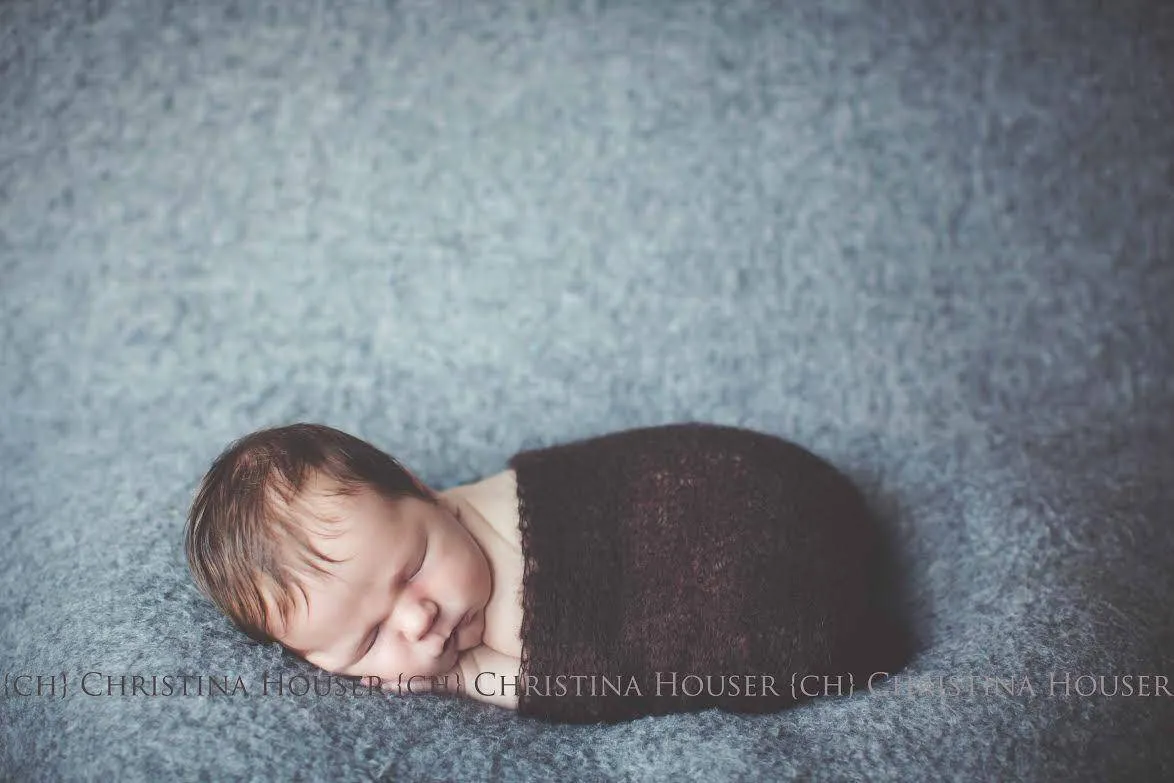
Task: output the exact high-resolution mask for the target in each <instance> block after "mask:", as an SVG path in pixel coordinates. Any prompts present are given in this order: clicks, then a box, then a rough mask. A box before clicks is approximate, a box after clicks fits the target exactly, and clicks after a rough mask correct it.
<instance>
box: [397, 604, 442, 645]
mask: <svg viewBox="0 0 1174 783" xmlns="http://www.w3.org/2000/svg"><path fill="white" fill-rule="evenodd" d="M439 613H440V607H439V606H437V605H436V603H435V602H434V601H430V600H428V599H424V600H422V601H417V602H416V603H415V605H413V606H412V607H410V611H408V612H407V613H406V614H407V616H406V617H405V618H404V629H403V630H404V635H405V636H407V637H408V639H410V640H411V641H419V640H420V639H423V638H424V637H425V636H426V635H427V634H428V631H430V630H432V626H433V625H434V624H435V623H436V616H437V614H439Z"/></svg>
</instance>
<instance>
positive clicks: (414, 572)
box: [408, 545, 428, 582]
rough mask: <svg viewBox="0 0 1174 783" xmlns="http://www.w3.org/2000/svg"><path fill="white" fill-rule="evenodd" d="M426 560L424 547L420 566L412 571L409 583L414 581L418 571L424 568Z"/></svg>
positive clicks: (425, 548)
mask: <svg viewBox="0 0 1174 783" xmlns="http://www.w3.org/2000/svg"><path fill="white" fill-rule="evenodd" d="M427 559H428V546H427V545H425V546H424V554H423V555H421V556H420V564H419V565H417V566H416V570H415V571H413V572H412V575H411V576H409V577H408V581H409V582H410V581H412V580H413V579H415V578H416V575H417V574H419V573H420V571H421V570H422V569H423V568H424V561H425V560H427Z"/></svg>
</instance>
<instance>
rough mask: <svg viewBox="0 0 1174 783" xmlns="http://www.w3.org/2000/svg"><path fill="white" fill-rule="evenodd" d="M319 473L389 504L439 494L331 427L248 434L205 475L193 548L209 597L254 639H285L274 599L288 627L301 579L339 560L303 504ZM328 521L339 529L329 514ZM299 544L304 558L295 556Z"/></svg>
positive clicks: (340, 489) (195, 506) (341, 491)
mask: <svg viewBox="0 0 1174 783" xmlns="http://www.w3.org/2000/svg"><path fill="white" fill-rule="evenodd" d="M316 476H318V477H321V478H323V479H325V480H326V484H327V486H329V487H332V489H329V490H326V491H325V493H324V494H326V495H331V496H333V495H354V494H355V493H357V492H358V491H360V490H361V489H363V488H364V487H366V488H370V489H372V490H374V491H376V492H378V493H380V494H381V495H382V496H383V497H385V498H386V499H388V500H392V501H394V500H397V499H399V498H403V497H414V498H418V499H420V500H424V501H427V502H430V503H435V502H437V498H436V496H435V495H434V494H433V493H432V492H431V490H429V489H428V488H427V487H426V486H424V485H423V484H421V483H420V482H418V481H417V480H416V478H415V477H414V476H413V475H412V474H411V473H410V472H409V471H408V470H406V469H405V468H404V467H403V465H401V464H400V463H399V462H398V461H396V460H395V458H393V457H392V456H390V455H389V454H387V453H386V452H384V451H381V450H380V449H378V448H376V447H375V446H372V445H371V444H370V443H368V442H366V441H364V440H360V439H359V438H356V437H354V436H353V435H348V434H347V433H345V432H342V431H340V430H337V429H334V428H333V427H327V426H325V425H322V424H309V423H297V424H289V425H285V426H280V427H270V428H268V429H263V430H258V431H257V432H254V433H251V434H249V435H246V436H244V437H242V438H240V439H238V440H236V441H234V442H233V443H231V444H230V445H229V446H228V448H226V449H225V450H224V451H223V452H222V453H221V454H220V456H218V457H217V458H216V460H215V461H214V462H213V463H212V467H211V468H209V470H208V472H207V473H206V474H205V475H204V478H203V480H202V481H201V483H200V487H199V489H198V490H197V491H196V495H195V499H194V500H193V501H192V506H191V510H190V512H189V513H188V519H187V526H186V529H185V532H184V552H185V554H186V555H187V561H188V568H189V569H190V570H191V573H192V577H193V579H194V580H195V582H196V586H197V587H198V588H199V590H200V592H202V593H203V594H204V595H206V596H207V597H208V598H210V599H211V600H212V602H213V603H214V604H215V605H216V606H217V607H218V608H219V609H220V610H221V611H222V612H224V613H225V614H226V615H227V616H228V618H229V619H230V620H231V621H232V622H233V623H234V624H235V625H236V626H237V627H238V628H239V629H240V630H241V631H243V632H244V633H245V634H247V635H248V636H249V637H251V638H252V639H254V640H256V641H259V642H262V643H269V642H275V641H278V640H277V639H276V638H275V637H274V636H273V634H272V632H271V628H272V620H273V618H272V617H271V616H270V614H269V608H268V604H267V602H266V599H265V596H266V594H267V593H268V594H269V595H270V596H271V597H272V600H274V601H275V603H276V604H277V611H278V613H279V615H280V617H281V620H282V623H283V624H286V623H288V621H289V617H290V613H291V611H292V610H293V607H294V601H293V591H294V589H298V590H301V591H302V594H303V595H305V588H304V587H303V586H302V584H301V583H300V582H299V581H297V580H296V579H295V578H294V577H293V573H292V571H294V570H296V566H297V565H298V564H299V563H300V564H301V565H303V566H307V567H309V568H310V569H312V570H314V571H317V572H319V573H325V572H326V569H325V568H324V567H323V566H322V565H321V564H322V563H324V562H331V563H334V562H338V561H337V560H334V559H333V558H331V557H330V556H328V555H326V554H325V553H324V552H322V551H321V550H319V549H318V548H316V547H315V546H314V544H313V542H312V540H311V539H310V537H309V536H308V535H307V533H306V530H305V529H304V527H303V525H302V523H301V522H300V521H299V516H298V514H296V513H295V511H294V505H295V504H296V503H298V502H299V498H300V493H301V492H302V491H303V489H305V488H306V486H307V485H308V484H309V482H310V481H311V479H313V478H315V477H316ZM318 518H319V519H320V520H321V521H323V522H327V523H335V524H337V523H338V520H336V519H331V518H330V517H329V516H324V515H319V517H318ZM288 544H293V546H294V548H295V551H296V552H297V555H296V556H295V558H294V561H293V562H291V561H290V557H289V555H288V554H287V550H285V546H286V545H288Z"/></svg>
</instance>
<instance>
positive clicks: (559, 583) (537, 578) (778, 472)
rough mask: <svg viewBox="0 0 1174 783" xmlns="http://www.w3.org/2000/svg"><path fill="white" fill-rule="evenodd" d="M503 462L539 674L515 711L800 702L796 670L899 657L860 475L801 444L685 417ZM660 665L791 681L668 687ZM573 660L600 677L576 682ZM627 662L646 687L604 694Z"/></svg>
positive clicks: (625, 676) (841, 668)
mask: <svg viewBox="0 0 1174 783" xmlns="http://www.w3.org/2000/svg"><path fill="white" fill-rule="evenodd" d="M509 465H510V467H512V468H513V469H514V470H515V471H516V472H517V479H518V507H519V509H518V510H519V515H520V524H521V541H522V552H523V556H524V558H525V571H524V576H523V596H522V598H523V619H522V627H521V636H522V668H521V671H522V675H523V677H534V678H537V679H536V680H532V681H530V682H534V683H537V686H538V687H537V688H536V689H535V690H533V691H529V690H525V689H519V704H518V711H519V713H521V714H523V715H531V716H536V717H540V718H543V719H546V720H552V721H560V722H570V723H588V722H599V721H603V722H615V721H622V720H628V719H632V718H636V717H641V716H647V715H660V714H666V713H672V712H686V711H694V710H700V709H706V708H709V707H719V708H722V709H726V710H731V711H738V712H766V711H774V710H778V709H780V708H782V707H785V706H788V705H790V704H793V703H794V701H795V699H793V697H792V691H791V684H792V674H793V673H797V674H799V675H807V674H817V675H838V674H845V675H846V674H850V673H851V674H854V675H856V676H857V677H858V678H859V677H861V676H863V677H864V678H866V677H867V673H866V672H867V671H870V670H872V667H873V666H874V665H875V666H889V665H893V663H894V661H893V658H892V651H891V650H890V648H889V646H888V645H887V644H883V643H881V641H880V640H878V638H877V634H878V630H877V629H878V626H876V625H875V624H874V623H873V621H874V619H875V618H874V617H873V607H872V605H871V603H870V599H871V597H872V596H870V593H871V592H872V589H873V588H872V585H871V584H870V583H869V581H868V580H869V576H870V574H872V573H873V566H874V565H875V564H874V562H873V560H874V555H875V554H876V542H877V538H876V529H875V526H874V525H873V524H872V522H871V521H870V519H869V514H868V512H867V509H866V507H865V504H864V502H863V500H862V498H861V496H860V494H859V493H858V492H857V491H856V489H855V488H854V487H853V486H852V485H851V483H850V482H849V481H848V480H847V479H846V478H845V477H844V476H843V475H842V474H841V473H839V472H838V471H836V470H835V469H834V468H832V467H831V466H830V465H828V464H827V463H826V462H824V461H823V460H821V459H820V458H818V457H816V456H815V455H813V454H811V453H810V452H808V451H806V450H804V449H803V448H801V447H799V446H797V445H795V444H793V443H789V442H787V441H785V440H782V439H780V438H777V437H774V436H772V435H767V434H763V433H759V432H754V431H751V430H746V429H741V428H736V427H727V426H720V425H712V424H701V423H684V424H670V425H662V426H657V427H645V428H640V429H634V430H627V431H623V432H617V433H612V434H608V435H603V436H600V437H595V438H589V439H584V440H580V441H577V442H571V443H566V444H562V445H556V446H550V447H546V448H538V449H532V450H528V451H521V452H519V453H517V454H515V455H514V456H513V457H511V458H510V460H509ZM870 648H871V649H870ZM657 672H660V673H661V675H662V677H661V682H662V683H665V682H667V680H666V679H665V678H667V677H668V676H669V673H673V672H675V673H676V674H677V678H678V682H682V681H683V678H684V677H685V676H686V675H690V674H696V675H702V676H703V675H706V674H709V675H711V676H715V677H727V676H729V675H735V676H741V675H763V674H769V675H772V676H773V677H774V678H775V680H774V681H775V683H776V685H775V690H777V691H778V693H779V694H780V695H779V696H778V697H774V696H770V695H767V696H762V695H754V696H737V697H732V696H729V695H722V696H710V695H708V693H707V692H705V691H703V692H702V693H701V694H700V695H698V696H687V695H685V694H684V693H683V692H682V691H683V689H681V688H679V689H678V693H677V695H675V696H674V695H672V694H671V693H670V692H669V690H670V689H669V688H668V687H667V685H665V686H663V687H661V693H660V695H657V693H656V685H657V680H656V673H657ZM559 675H561V676H562V677H563V687H564V690H565V693H564V695H556V694H557V693H558V692H559V691H558V688H557V683H558V680H557V678H558V676H559ZM571 675H583V676H584V677H585V678H586V677H593V678H594V680H587V679H583V680H580V681H579V691H580V695H576V693H575V687H576V684H575V682H574V681H573V680H571V679H570V676H571ZM632 677H634V678H636V682H637V684H638V689H639V691H640V694H639V695H636V693H635V692H634V691H633V689H632V688H630V687H627V688H625V690H626V691H627V693H626V694H624V695H616V694H614V693H611V692H608V693H602V691H604V690H606V689H605V688H603V687H602V680H603V678H607V679H608V680H609V681H610V682H612V683H617V682H619V683H621V684H627V683H630V682H631V680H630V678H632ZM592 681H593V682H594V683H595V684H596V692H597V695H594V696H593V695H590V691H589V690H588V689H587V683H588V682H592ZM760 681H761V680H760ZM525 682H527V680H525V679H524V680H523V683H525ZM809 682H810V681H809ZM844 683H845V693H847V681H846V679H845V681H844ZM693 684H695V682H694V683H693ZM857 685H858V686H860V687H861V688H862V689H863V687H864V685H865V683H864V682H863V681H862V680H860V679H858V680H857ZM821 687H822V686H821ZM613 690H614V688H613ZM727 690H728V688H727ZM800 698H803V697H802V696H800Z"/></svg>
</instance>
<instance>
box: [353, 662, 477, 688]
mask: <svg viewBox="0 0 1174 783" xmlns="http://www.w3.org/2000/svg"><path fill="white" fill-rule="evenodd" d="M460 673H461V672H460V661H459V659H458V662H457V663H456V664H455V665H454V666H453V667H452V668H451V669H449V670H448V671H446V672H441V673H439V674H412V675H409V674H408V673H407V672H404V673H402V674H400V675H399V676H398V677H395V678H393V679H386V680H381V681H379V687H380V688H382V689H383V690H385V691H390V692H391V693H394V694H395V695H397V696H411V695H416V694H421V693H436V694H438V695H444V694H449V693H456V691H457V687H458V683H459V682H460V680H459V678H458V675H460ZM362 683H363V684H364V685H366V686H368V687H373V686H374V685H375V683H376V679H375V678H374V677H364V678H363V679H362Z"/></svg>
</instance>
